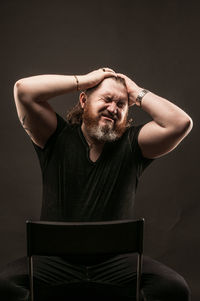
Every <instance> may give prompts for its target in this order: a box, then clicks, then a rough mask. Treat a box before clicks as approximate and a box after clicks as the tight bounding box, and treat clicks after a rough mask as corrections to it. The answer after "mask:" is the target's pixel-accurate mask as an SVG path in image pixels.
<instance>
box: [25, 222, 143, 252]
mask: <svg viewBox="0 0 200 301" xmlns="http://www.w3.org/2000/svg"><path fill="white" fill-rule="evenodd" d="M143 227H144V219H139V220H121V221H111V222H89V223H87V222H44V221H31V220H28V221H27V255H28V256H32V255H46V256H48V255H55V256H62V255H80V254H82V255H84V254H89V255H90V254H111V255H112V254H113V255H114V254H119V253H133V252H137V253H139V254H142V252H143Z"/></svg>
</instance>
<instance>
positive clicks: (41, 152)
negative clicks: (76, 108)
mask: <svg viewBox="0 0 200 301" xmlns="http://www.w3.org/2000/svg"><path fill="white" fill-rule="evenodd" d="M56 117H57V127H56V130H55V132H54V133H53V134H52V135H51V136H50V137H49V139H48V140H47V142H46V144H45V146H44V148H41V147H39V146H38V145H36V144H35V143H34V142H33V141H32V144H33V146H34V148H35V151H36V153H37V156H38V159H39V162H40V166H41V169H42V170H44V168H45V166H46V164H47V162H48V159H49V158H50V156H51V153H52V151H53V148H54V145H55V143H56V141H57V138H58V136H59V135H60V133H61V132H62V130H63V129H64V128H65V126H66V125H67V122H66V121H65V120H64V119H63V118H62V117H61V116H60V115H58V114H57V113H56Z"/></svg>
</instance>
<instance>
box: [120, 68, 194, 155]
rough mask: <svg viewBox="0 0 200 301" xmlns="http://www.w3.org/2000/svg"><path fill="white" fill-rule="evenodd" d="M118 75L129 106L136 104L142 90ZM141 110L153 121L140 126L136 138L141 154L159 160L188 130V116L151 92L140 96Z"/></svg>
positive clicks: (189, 120)
mask: <svg viewBox="0 0 200 301" xmlns="http://www.w3.org/2000/svg"><path fill="white" fill-rule="evenodd" d="M120 76H122V77H124V78H125V80H126V85H127V90H128V92H129V97H130V99H131V101H132V104H136V105H137V103H136V98H137V95H138V93H139V92H140V91H141V90H142V89H141V88H140V87H138V86H137V85H136V84H135V83H134V82H133V81H132V80H130V79H129V78H128V77H126V76H125V75H122V74H120ZM142 109H143V110H144V111H145V112H147V113H148V114H149V115H150V116H151V117H152V119H153V120H152V121H150V122H149V123H147V124H145V125H144V126H143V128H142V129H141V131H140V133H139V136H138V143H139V145H140V148H141V150H142V153H143V155H144V156H145V157H147V158H156V157H160V156H162V155H164V154H166V153H168V152H170V151H171V150H173V149H174V148H175V147H176V146H177V145H178V144H179V143H180V142H181V141H182V140H183V138H184V137H186V136H187V134H188V133H189V132H190V130H191V129H192V119H191V118H190V116H188V114H186V113H185V112H184V111H183V110H182V109H180V108H179V107H178V106H176V105H175V104H173V103H172V102H170V101H168V100H167V99H164V98H162V97H160V96H158V95H156V94H154V93H152V92H149V93H147V94H146V95H145V96H144V97H143V99H142Z"/></svg>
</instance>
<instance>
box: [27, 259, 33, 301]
mask: <svg viewBox="0 0 200 301" xmlns="http://www.w3.org/2000/svg"><path fill="white" fill-rule="evenodd" d="M28 270H29V281H30V297H31V301H34V296H33V257H32V256H29V257H28Z"/></svg>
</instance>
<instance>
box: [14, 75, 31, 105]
mask: <svg viewBox="0 0 200 301" xmlns="http://www.w3.org/2000/svg"><path fill="white" fill-rule="evenodd" d="M13 91H14V98H15V100H19V101H20V102H23V103H26V102H27V101H29V100H30V91H29V87H28V85H27V84H26V83H25V82H24V80H23V79H19V80H18V81H17V82H16V83H15V84H14V89H13Z"/></svg>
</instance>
